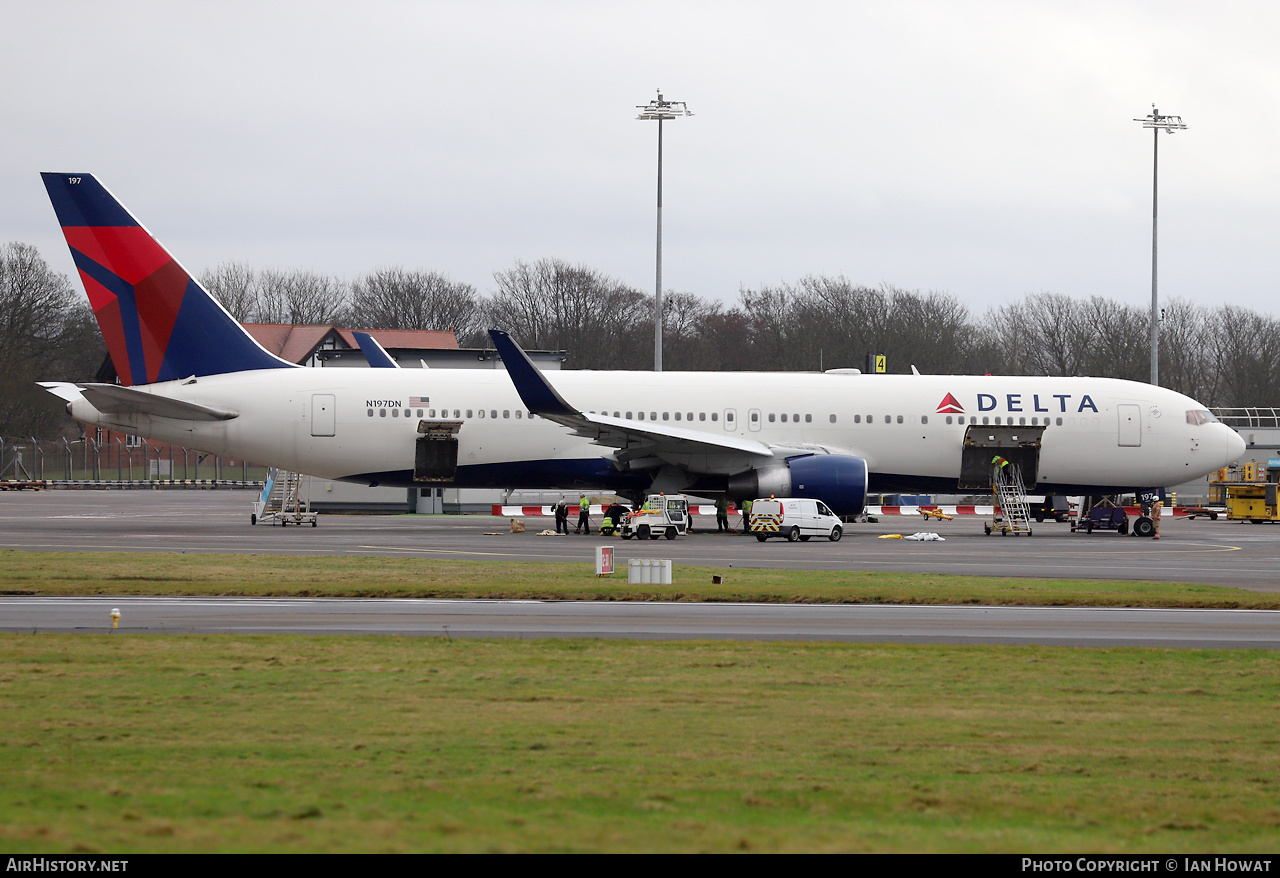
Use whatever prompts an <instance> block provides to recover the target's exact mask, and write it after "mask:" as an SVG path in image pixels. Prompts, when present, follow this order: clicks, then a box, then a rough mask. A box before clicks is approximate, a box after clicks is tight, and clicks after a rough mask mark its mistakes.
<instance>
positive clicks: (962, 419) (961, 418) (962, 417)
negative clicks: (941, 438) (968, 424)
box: [960, 415, 964, 427]
mask: <svg viewBox="0 0 1280 878" xmlns="http://www.w3.org/2000/svg"><path fill="white" fill-rule="evenodd" d="M960 426H962V427H963V426H964V415H961V416H960Z"/></svg>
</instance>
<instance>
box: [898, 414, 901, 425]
mask: <svg viewBox="0 0 1280 878" xmlns="http://www.w3.org/2000/svg"><path fill="white" fill-rule="evenodd" d="M898 423H899V424H901V423H902V415H898Z"/></svg>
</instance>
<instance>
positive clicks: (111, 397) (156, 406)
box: [47, 384, 240, 421]
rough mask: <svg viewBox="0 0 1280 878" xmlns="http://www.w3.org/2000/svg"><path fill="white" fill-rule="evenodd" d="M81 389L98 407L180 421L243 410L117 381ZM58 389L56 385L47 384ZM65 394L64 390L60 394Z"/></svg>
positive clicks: (213, 418)
mask: <svg viewBox="0 0 1280 878" xmlns="http://www.w3.org/2000/svg"><path fill="white" fill-rule="evenodd" d="M79 388H80V393H81V395H82V396H84V398H85V399H86V400H88V401H89V403H90V404H91V405H92V406H93V407H94V408H96V409H97V410H98V411H100V412H103V413H120V414H130V415H151V416H152V417H157V418H173V419H175V420H179V421H229V420H231V419H232V418H237V417H239V416H240V413H239V412H234V411H231V410H229V409H220V408H214V407H213V406H207V405H200V404H199V403H195V402H187V401H186V400H182V399H171V398H169V397H167V396H160V395H159V394H155V393H147V392H146V391H145V390H134V389H133V388H131V387H121V386H119V385H117V384H81V385H79ZM47 389H49V390H50V392H52V393H57V391H56V390H53V389H52V388H47ZM58 395H61V394H58Z"/></svg>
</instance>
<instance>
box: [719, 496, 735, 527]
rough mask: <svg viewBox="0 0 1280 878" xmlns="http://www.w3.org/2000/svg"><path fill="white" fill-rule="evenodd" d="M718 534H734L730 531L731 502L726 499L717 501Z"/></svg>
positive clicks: (722, 498)
mask: <svg viewBox="0 0 1280 878" xmlns="http://www.w3.org/2000/svg"><path fill="white" fill-rule="evenodd" d="M716 533H732V531H730V530H729V500H728V498H726V497H721V498H720V499H719V500H717V501H716Z"/></svg>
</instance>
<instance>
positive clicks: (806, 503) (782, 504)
mask: <svg viewBox="0 0 1280 878" xmlns="http://www.w3.org/2000/svg"><path fill="white" fill-rule="evenodd" d="M747 527H748V529H749V530H750V532H751V533H753V534H755V538H756V539H757V540H759V541H760V542H762V543H763V542H764V541H765V540H767V539H769V537H786V538H787V539H788V540H790V541H791V542H793V543H794V542H796V541H797V540H800V541H801V542H808V541H809V539H810V538H812V537H815V536H819V537H826V538H827V539H829V540H831V542H833V543H834V542H836V541H837V540H839V539H840V537H841V536H843V535H844V525H843V523H842V522H841V521H840V519H839V518H838V517H837V516H836V514H835V513H834V512H832V511H831V510H830V509H829V508H828V507H827V504H825V503H823V502H822V501H821V500H810V499H809V498H807V497H782V498H776V497H770V498H769V499H767V500H756V501H754V502H752V504H751V519H750V521H749V522H748V525H747Z"/></svg>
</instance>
